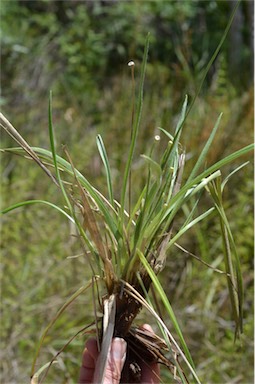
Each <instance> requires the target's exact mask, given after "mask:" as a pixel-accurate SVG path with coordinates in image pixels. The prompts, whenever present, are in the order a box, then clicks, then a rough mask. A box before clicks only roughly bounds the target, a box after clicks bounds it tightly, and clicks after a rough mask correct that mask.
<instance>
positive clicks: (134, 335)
mask: <svg viewBox="0 0 255 384" xmlns="http://www.w3.org/2000/svg"><path fill="white" fill-rule="evenodd" d="M148 47H149V39H147V42H146V46H145V51H144V58H143V63H142V68H141V79H140V84H139V91H138V96H137V103H136V108H135V110H134V116H133V118H132V122H133V124H132V131H131V141H130V146H129V149H128V153H127V161H126V168H125V171H124V175H123V183H122V190H121V194H120V201H117V200H116V198H115V196H116V191H115V190H114V185H113V183H112V175H111V168H110V165H109V160H108V156H107V150H106V148H105V146H104V143H103V139H102V137H101V136H100V135H98V136H97V146H98V150H99V153H100V156H101V159H102V162H103V165H104V169H105V175H106V184H107V191H108V196H104V195H103V194H102V193H101V192H100V191H99V190H97V189H96V188H95V187H94V185H93V183H91V182H89V181H88V180H87V179H86V177H85V176H84V175H82V174H81V173H80V172H79V171H78V170H77V169H76V168H75V164H74V162H73V161H72V159H71V156H70V154H69V152H68V151H67V149H65V151H64V152H65V157H66V158H64V157H60V156H59V155H57V153H56V147H55V137H54V135H55V133H54V128H53V123H52V98H51V96H50V103H49V137H50V146H51V150H46V149H43V148H33V147H31V146H30V145H29V144H28V143H27V142H26V141H25V140H24V138H22V137H21V136H20V135H19V134H18V132H17V131H16V130H15V128H14V127H13V126H12V125H11V123H10V122H9V121H8V120H7V119H6V118H5V117H4V116H3V115H1V116H0V124H1V126H2V127H3V128H4V129H5V130H6V131H7V132H8V134H10V135H11V136H12V137H13V138H14V139H15V140H16V141H17V142H18V143H19V145H20V147H21V148H12V149H9V151H13V152H15V153H21V152H23V151H24V150H25V151H26V153H27V154H28V155H29V158H32V159H33V160H34V161H35V162H36V163H37V164H38V165H39V166H40V167H41V168H42V169H43V171H44V172H45V173H46V174H47V176H49V177H50V179H51V180H52V181H53V183H54V184H55V185H56V187H57V188H58V190H60V191H61V193H62V195H63V197H64V199H65V207H62V206H56V205H54V204H52V203H51V202H48V201H44V200H29V201H26V202H20V203H18V204H15V205H13V206H11V207H9V208H6V209H4V210H3V213H7V212H9V211H11V210H12V209H15V208H17V207H21V206H25V205H28V204H34V203H42V204H48V205H51V206H52V207H53V208H55V209H57V210H58V211H60V212H61V213H62V214H63V215H64V216H65V217H66V218H67V219H68V220H70V221H71V222H72V223H73V224H74V225H75V227H76V230H77V233H78V238H79V240H80V241H81V244H82V246H83V249H84V257H85V258H86V259H87V260H88V263H89V265H90V268H91V280H90V281H89V282H88V284H87V285H86V286H83V287H82V288H80V290H78V291H77V292H76V293H74V295H73V296H71V297H70V298H69V300H68V301H67V302H66V303H65V304H64V305H63V306H62V308H60V310H59V311H58V312H57V314H56V316H55V317H54V318H53V319H52V321H51V322H50V324H49V325H48V326H47V327H46V329H45V331H44V333H43V335H42V337H41V340H40V342H39V345H38V349H37V351H36V353H35V358H34V361H33V364H32V371H31V376H32V383H33V384H34V383H37V382H38V380H39V377H41V378H40V382H42V381H43V379H44V377H45V376H46V374H47V371H48V369H49V368H50V366H51V365H52V363H53V361H54V360H55V359H52V361H51V362H48V363H46V364H45V365H44V366H43V367H42V368H41V369H40V370H39V371H38V372H37V373H36V372H35V365H36V361H37V357H38V355H39V352H40V349H41V347H42V345H43V342H44V339H45V337H46V335H47V333H48V331H49V329H50V328H51V327H52V326H53V325H54V323H55V322H56V320H57V319H58V318H59V316H61V314H62V313H63V311H64V310H65V309H66V308H67V307H68V306H69V305H70V304H71V303H72V302H73V301H74V300H75V299H76V298H77V297H78V296H80V295H81V294H83V293H84V292H85V291H86V290H87V289H89V288H90V287H92V290H93V292H94V298H95V299H94V311H95V321H94V322H93V324H90V325H88V326H90V327H93V328H94V329H95V332H96V334H97V338H98V345H99V348H100V351H101V352H100V357H99V360H98V369H97V375H98V376H97V381H98V382H102V380H103V376H104V369H105V363H106V356H107V353H108V350H109V347H110V343H111V340H112V338H113V337H115V336H119V337H123V338H125V339H126V340H127V343H128V351H129V353H128V356H129V357H128V359H127V362H126V364H125V367H124V370H123V374H122V382H127V381H128V380H129V381H130V380H131V381H132V380H133V381H135V380H138V379H139V369H137V370H134V369H131V367H138V366H139V359H138V357H139V356H145V357H146V361H147V362H148V361H150V360H151V361H153V360H157V361H158V362H160V363H162V364H164V365H165V366H166V367H167V368H168V369H169V370H170V372H171V373H172V376H173V379H174V380H176V381H177V382H179V383H188V382H189V376H193V379H192V380H193V381H194V382H197V383H200V381H199V378H198V377H197V374H196V371H195V366H194V363H193V360H192V357H191V355H190V353H189V350H188V347H187V345H186V342H185V340H184V336H183V335H182V331H181V329H180V326H179V323H178V320H177V319H176V317H175V315H174V312H173V310H172V307H171V303H170V302H169V299H168V298H167V296H166V294H165V292H164V289H163V287H162V286H161V284H160V281H159V279H158V274H159V273H160V272H161V271H162V270H163V268H164V265H165V260H166V257H167V254H168V251H169V249H170V248H171V247H173V246H174V245H175V244H176V243H177V241H178V239H179V238H180V237H181V236H182V235H184V234H185V233H186V232H187V231H188V230H189V229H190V228H192V227H193V226H194V225H196V224H197V223H199V222H200V221H201V220H204V219H206V218H209V217H210V216H211V215H212V214H217V215H218V217H219V221H220V225H221V233H222V240H223V249H224V255H225V271H220V272H222V273H224V274H225V276H226V280H227V285H228V290H229V297H230V301H231V307H232V313H233V318H234V320H235V324H236V335H238V334H239V333H240V332H242V301H243V285H242V276H241V268H240V261H239V258H238V255H237V252H236V250H235V244H234V239H233V235H232V233H231V229H230V226H229V224H228V220H227V217H226V214H225V211H224V207H223V199H222V194H223V189H224V186H225V184H226V182H227V181H228V178H229V177H230V176H231V175H229V177H227V178H226V179H225V180H222V178H221V177H222V176H221V168H222V167H224V166H225V165H227V164H229V163H230V162H232V161H234V160H235V159H237V158H239V157H240V156H242V155H245V154H247V153H248V152H249V151H251V150H252V147H253V146H252V145H249V146H247V147H245V148H242V149H240V150H238V151H236V152H235V153H233V154H231V155H229V156H227V157H225V158H224V159H222V160H220V161H219V162H217V163H215V164H213V165H212V166H210V167H208V168H204V170H203V171H200V169H201V168H202V167H204V163H205V159H206V156H207V153H208V151H209V149H210V146H211V144H212V142H213V138H214V136H215V134H216V131H217V129H218V127H219V124H220V120H221V115H220V116H219V118H218V120H217V122H216V124H215V126H214V128H213V130H212V132H211V135H210V137H209V139H208V140H207V142H206V144H205V146H204V148H203V150H202V152H201V154H200V156H199V157H198V160H197V162H196V164H195V166H194V167H193V169H192V171H191V172H190V174H189V175H188V176H185V173H184V172H185V151H184V150H183V148H182V146H181V142H180V140H181V134H182V130H183V126H184V122H185V119H186V117H187V114H188V110H187V108H188V98H187V97H185V99H184V101H183V105H182V109H181V113H180V118H179V121H178V123H177V126H176V129H175V132H174V134H173V135H172V134H170V133H169V132H168V131H166V130H165V129H160V132H159V133H160V135H161V136H164V137H165V138H166V139H167V144H166V147H165V149H164V151H163V153H161V154H159V155H158V151H157V142H158V140H159V139H160V135H157V136H156V137H155V140H154V143H153V145H152V147H151V149H150V151H149V153H148V154H143V155H142V156H143V160H144V163H145V165H146V178H145V183H144V185H143V186H142V188H141V190H140V193H139V195H138V198H137V199H136V201H132V161H133V158H134V151H135V146H136V141H137V137H138V132H139V126H140V121H141V115H142V103H143V88H144V78H145V70H146V63H147V56H148ZM208 68H209V67H208ZM244 165H245V164H243V165H242V166H244ZM52 167H53V168H54V172H53V171H52V169H51V168H52ZM239 169H240V167H238V168H237V169H236V170H235V172H236V171H238V170H239ZM202 193H208V194H209V195H210V197H211V199H212V207H211V208H210V209H208V210H206V211H205V212H203V213H202V214H200V215H199V216H197V217H195V213H196V207H197V205H198V204H199V200H200V197H201V194H202ZM189 201H192V202H193V209H192V210H191V212H190V213H189V214H188V216H187V217H186V219H185V221H184V222H183V223H182V225H181V226H180V228H178V230H177V231H176V230H174V227H173V224H174V220H175V218H176V216H177V215H178V213H179V212H180V211H181V210H182V209H183V207H184V206H185V204H187V202H189ZM209 267H210V266H209ZM151 287H153V291H154V292H155V295H154V299H153V300H151V299H150V296H149V295H148V292H149V290H150V288H151ZM96 297H97V298H98V299H96ZM158 301H161V302H162V303H163V305H164V307H165V310H166V312H167V314H168V315H169V318H170V320H171V323H172V324H173V327H174V330H175V333H176V335H177V337H178V342H177V341H176V340H175V338H174V336H173V335H172V333H171V332H170V331H169V329H168V327H167V326H166V323H165V322H164V321H163V320H162V319H161V317H160V316H159V314H158V313H157V311H156V310H155V309H154V307H156V306H157V303H158ZM142 308H145V309H146V310H147V311H149V313H150V314H151V315H152V316H153V317H154V318H155V319H156V321H157V323H158V325H159V329H160V330H161V333H162V335H161V337H160V338H159V336H156V335H155V336H154V337H152V336H151V335H149V334H148V333H146V332H142V331H141V330H140V329H139V328H137V327H135V326H134V323H133V322H134V320H135V318H136V316H137V315H138V313H139V312H140V310H141V309H142ZM99 311H101V314H102V315H101V316H98V315H97V313H98V312H99ZM102 320H103V321H102ZM86 330H87V327H84V328H83V329H81V330H80V331H79V332H78V333H77V334H76V335H74V337H76V336H77V335H78V334H80V333H81V332H86ZM74 337H73V338H74ZM73 338H72V339H71V340H70V342H71V341H72V340H73ZM65 347H66V345H65V346H64V347H63V349H64V348H65ZM60 352H61V351H59V352H58V354H59V353H60ZM56 357H57V356H56ZM180 360H181V362H180ZM184 365H185V366H184ZM40 375H41V376H40Z"/></svg>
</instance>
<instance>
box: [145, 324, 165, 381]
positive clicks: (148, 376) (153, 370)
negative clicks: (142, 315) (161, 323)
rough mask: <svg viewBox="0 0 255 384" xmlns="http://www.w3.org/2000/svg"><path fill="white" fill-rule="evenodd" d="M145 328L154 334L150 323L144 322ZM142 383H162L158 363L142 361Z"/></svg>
mask: <svg viewBox="0 0 255 384" xmlns="http://www.w3.org/2000/svg"><path fill="white" fill-rule="evenodd" d="M141 328H142V329H143V330H145V331H148V332H150V333H152V334H154V332H153V329H152V327H151V326H150V325H149V324H143V325H142V327H141ZM141 370H142V375H141V383H148V384H159V383H160V368H159V364H157V363H150V364H148V363H146V362H144V361H143V362H142V363H141Z"/></svg>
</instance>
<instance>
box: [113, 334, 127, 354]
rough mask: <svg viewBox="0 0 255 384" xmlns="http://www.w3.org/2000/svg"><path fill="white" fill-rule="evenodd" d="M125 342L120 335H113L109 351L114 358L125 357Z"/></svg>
mask: <svg viewBox="0 0 255 384" xmlns="http://www.w3.org/2000/svg"><path fill="white" fill-rule="evenodd" d="M126 349H127V343H126V341H125V340H124V339H122V338H120V337H115V338H114V339H113V341H112V347H111V353H112V356H113V358H114V359H116V360H122V359H124V358H125V357H126Z"/></svg>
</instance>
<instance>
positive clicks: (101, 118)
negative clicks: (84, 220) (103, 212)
mask: <svg viewBox="0 0 255 384" xmlns="http://www.w3.org/2000/svg"><path fill="white" fill-rule="evenodd" d="M234 4H235V2H231V1H215V0H211V1H143V2H140V1H111V2H110V1H76V0H74V1H2V6H1V32H2V34H1V36H2V37H1V38H2V42H1V46H2V62H3V64H2V88H3V91H2V95H1V105H2V109H3V111H4V113H5V114H6V115H7V117H8V118H9V119H10V121H11V122H12V124H13V125H14V126H15V127H16V128H17V129H18V130H19V131H20V132H21V133H22V135H24V137H25V138H26V139H27V140H28V141H29V143H30V144H31V145H34V146H42V147H47V148H48V147H49V142H48V131H47V104H48V96H49V90H50V89H52V90H53V103H54V111H53V112H54V123H55V126H56V132H57V140H58V149H59V152H60V153H61V152H62V147H61V144H66V145H67V146H68V148H69V151H70V153H71V156H72V159H73V161H74V163H75V166H76V167H77V168H78V169H79V170H80V171H81V172H82V173H84V174H85V175H86V176H87V177H88V179H90V180H93V182H95V183H96V185H97V186H98V188H100V190H102V191H103V192H104V191H105V190H106V185H105V181H104V174H103V167H102V166H101V161H100V157H99V155H98V153H97V150H96V142H95V137H96V134H97V133H100V134H101V135H102V136H103V138H104V142H105V145H106V148H107V150H108V154H109V158H110V160H111V166H112V167H113V169H114V175H113V176H114V185H115V189H116V190H117V191H118V186H119V185H120V183H121V178H122V174H123V169H124V166H125V151H126V148H127V145H128V142H129V137H130V124H131V106H132V103H131V99H132V97H131V77H130V70H129V68H128V66H127V62H128V61H129V60H130V59H133V60H134V61H135V63H136V67H135V72H136V76H137V77H138V75H139V65H140V62H141V57H142V52H143V48H144V43H145V37H146V35H147V32H148V31H149V32H150V33H151V45H150V52H149V63H148V69H147V75H146V82H145V100H144V111H143V116H142V129H141V134H140V137H139V148H138V150H139V153H143V152H146V150H147V148H148V147H149V146H150V143H151V140H152V139H153V136H154V135H155V134H158V130H157V127H158V126H160V127H163V128H165V129H167V130H169V131H170V132H173V129H174V126H175V122H176V119H177V117H178V113H179V110H180V106H181V104H182V102H183V99H184V95H185V94H188V95H189V99H190V100H191V99H192V97H193V96H194V94H195V92H196V90H197V88H198V86H199V82H200V80H201V78H202V75H203V70H204V69H205V66H206V64H207V62H208V61H209V58H210V57H211V55H212V53H213V51H214V49H215V48H216V47H217V45H218V43H219V40H220V38H221V36H222V33H223V30H224V28H225V26H226V24H227V21H228V19H229V15H230V12H231V9H232V8H233V6H234ZM252 14H253V12H252V2H250V1H244V2H241V4H240V6H239V8H238V11H237V14H236V17H235V20H234V24H233V27H232V29H231V31H230V33H229V36H228V38H227V41H226V42H225V44H224V46H223V48H222V51H221V53H220V55H219V56H218V57H217V60H216V61H215V63H214V65H213V66H212V68H211V70H210V73H209V75H208V77H207V80H206V84H205V86H204V88H203V90H202V93H201V94H200V96H199V98H198V99H197V101H196V103H195V105H194V107H193V109H192V111H191V113H190V115H189V118H188V120H187V121H186V124H185V128H184V142H183V146H184V147H185V148H186V152H187V157H188V159H189V160H188V162H187V164H186V167H192V164H193V162H194V161H195V159H196V156H197V154H198V153H199V149H200V148H201V147H202V146H203V143H204V142H205V140H206V138H207V137H208V135H209V132H210V130H211V129H212V127H213V125H214V124H215V121H216V119H217V117H218V115H219V114H220V112H223V113H224V115H223V119H222V123H221V129H220V133H219V134H218V135H217V137H216V140H215V144H214V146H213V150H212V151H211V152H210V156H209V158H208V163H211V162H214V161H215V160H217V159H220V158H222V157H223V156H225V155H226V154H228V153H231V152H232V151H234V150H236V149H238V148H241V147H242V146H244V145H246V144H248V143H250V142H251V141H252V127H253V99H252V96H253V92H252V91H253V82H252V78H253V77H252V62H253V51H252V33H251V31H252ZM162 145H163V143H162ZM2 146H3V147H9V146H14V143H13V142H11V140H10V139H9V138H8V137H6V136H5V135H2ZM245 160H247V159H243V161H245ZM248 160H249V159H248ZM238 164H240V162H239V163H238ZM234 167H235V165H234V164H232V165H231V168H229V169H224V171H225V172H226V174H227V173H229V172H230V171H231V170H232V169H234ZM1 168H2V170H1V174H2V182H1V189H2V197H3V199H2V200H3V202H2V205H3V207H7V206H9V205H11V204H13V203H16V202H18V201H22V200H28V199H37V198H38V199H45V200H46V199H48V200H50V201H52V202H56V203H58V204H60V203H61V202H59V199H60V197H59V196H58V194H56V189H55V186H54V185H51V184H50V182H49V181H48V180H47V179H46V177H45V176H44V175H43V174H42V172H41V170H40V169H39V168H37V167H36V166H35V165H34V164H33V163H30V162H29V161H28V160H25V159H23V158H19V157H14V156H13V155H10V154H7V153H6V154H4V155H3V156H2V161H1ZM141 169H142V168H141V161H140V158H139V157H137V159H136V163H135V172H134V175H135V177H137V179H136V182H137V186H139V183H140V182H141ZM252 196H253V179H252V167H251V165H248V166H246V167H245V168H243V169H242V170H241V171H240V172H239V173H238V174H236V175H235V176H234V177H233V178H232V179H231V180H230V182H229V184H228V187H227V188H226V191H225V204H226V209H227V214H228V218H229V219H230V223H231V227H232V230H233V232H234V234H235V239H236V243H237V246H238V253H239V255H240V256H241V260H242V268H243V276H244V285H245V286H244V288H245V305H244V316H245V321H244V335H243V337H242V339H241V341H237V342H236V343H235V344H234V335H233V327H234V326H233V323H232V321H231V316H230V313H229V302H228V298H227V289H226V285H225V281H224V279H223V277H222V276H221V275H219V274H217V273H215V272H213V271H212V270H208V269H207V268H206V267H203V266H202V265H201V264H200V263H199V262H198V261H196V260H194V259H193V258H191V257H190V256H189V255H187V254H185V253H183V252H182V251H180V250H179V249H178V248H176V250H175V253H171V254H169V256H168V259H167V266H166V268H165V271H164V273H163V274H162V276H161V279H162V284H163V286H164V287H165V289H166V292H167V295H168V297H169V299H170V302H171V303H172V305H173V309H174V311H175V313H176V315H177V317H178V320H179V321H180V323H181V325H182V330H183V333H184V336H185V338H186V341H187V344H188V346H189V347H190V350H191V353H192V356H193V359H194V361H195V364H196V366H197V369H198V374H199V376H200V378H201V381H202V382H204V383H223V382H224V383H240V384H241V383H242V384H245V383H247V384H248V383H252V382H253V372H252V369H251V364H252V361H253V251H252V250H253V232H252V228H253V225H252V224H253V218H252V212H253V206H252V201H253V200H252ZM204 204H205V206H206V204H208V202H207V200H206V198H205V199H204ZM176 225H178V221H177V222H176ZM1 239H2V246H3V248H2V257H1V274H2V276H1V279H2V300H1V306H2V324H1V344H2V345H1V349H2V352H1V354H2V356H1V362H2V373H1V375H2V377H1V382H3V383H4V384H7V383H12V384H14V383H17V384H20V383H25V382H28V381H29V372H30V366H31V362H32V357H33V354H34V351H35V347H36V345H37V342H38V340H39V337H40V334H41V332H42V330H43V328H44V327H45V326H46V325H47V323H48V322H49V321H50V320H51V319H52V317H53V316H54V315H55V313H56V311H57V310H58V309H59V307H60V306H61V305H62V304H63V302H64V301H65V300H66V299H67V298H68V297H69V296H70V295H71V294H72V293H73V292H75V290H77V289H78V288H79V287H80V286H81V285H83V284H84V283H86V281H87V280H88V278H89V276H90V271H89V268H88V265H87V264H86V262H85V260H84V259H83V257H82V256H79V255H80V254H81V249H80V246H79V242H78V241H77V240H76V238H75V237H74V236H73V231H72V228H71V227H70V226H69V224H68V223H67V222H66V221H65V220H63V218H62V216H60V215H58V213H56V212H55V211H54V210H51V209H50V208H48V207H43V208H42V207H40V206H31V207H29V208H27V209H21V210H17V211H13V212H12V213H10V214H8V215H5V216H4V217H2V227H1ZM181 245H182V246H184V247H185V248H186V249H188V250H189V252H192V253H194V254H196V255H198V256H199V257H201V258H202V259H203V260H205V261H206V262H208V263H210V264H213V265H214V266H215V267H219V268H221V267H222V260H223V254H222V250H221V244H220V240H219V228H218V225H217V224H216V222H214V220H213V219H212V220H211V221H210V222H209V223H207V224H205V223H204V224H203V225H200V226H197V227H196V229H194V230H192V231H191V232H190V235H189V236H186V237H185V239H183V240H182V243H181ZM91 300H92V299H91V294H90V293H87V294H85V295H83V296H82V297H80V298H79V299H78V300H77V301H76V302H75V303H74V304H73V305H72V306H71V307H70V308H69V309H68V311H67V312H66V313H65V314H64V315H63V316H62V317H61V320H59V321H58V322H57V323H56V325H55V327H54V330H53V331H52V332H51V333H50V335H49V336H48V338H47V340H46V343H45V348H44V351H43V353H42V354H41V358H40V361H41V364H43V363H45V362H46V361H48V360H49V359H50V358H51V357H52V356H53V355H54V354H55V353H56V351H58V350H59V349H60V348H61V347H62V346H63V345H64V344H65V342H66V341H67V340H68V339H69V338H70V337H71V336H73V335H74V334H75V333H76V331H78V330H79V329H80V328H81V327H82V326H84V325H86V324H88V323H89V322H90V321H91V320H92V319H93V312H92V305H91ZM142 321H143V318H142V315H141V322H142ZM169 327H170V328H171V324H169ZM83 345H84V338H83V337H80V338H78V339H77V340H76V341H74V342H73V343H72V344H71V346H70V347H68V348H67V350H66V351H65V352H64V353H63V354H62V355H61V356H60V358H59V364H58V365H56V366H55V367H53V368H52V370H51V373H50V374H49V376H48V379H47V380H48V381H47V382H48V383H53V382H54V383H75V380H77V375H78V371H79V365H80V359H81V353H82V349H83Z"/></svg>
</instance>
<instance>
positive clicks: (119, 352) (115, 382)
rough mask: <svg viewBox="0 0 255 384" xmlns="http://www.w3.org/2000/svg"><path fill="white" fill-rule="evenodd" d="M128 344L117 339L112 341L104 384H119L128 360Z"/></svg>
mask: <svg viewBox="0 0 255 384" xmlns="http://www.w3.org/2000/svg"><path fill="white" fill-rule="evenodd" d="M126 350H127V343H126V341H125V340H124V339H121V338H119V337H115V338H114V339H113V340H112V344H111V349H110V353H109V356H108V359H107V363H106V369H105V378H104V384H119V382H120V377H121V371H122V368H123V365H124V363H125V360H126Z"/></svg>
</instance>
